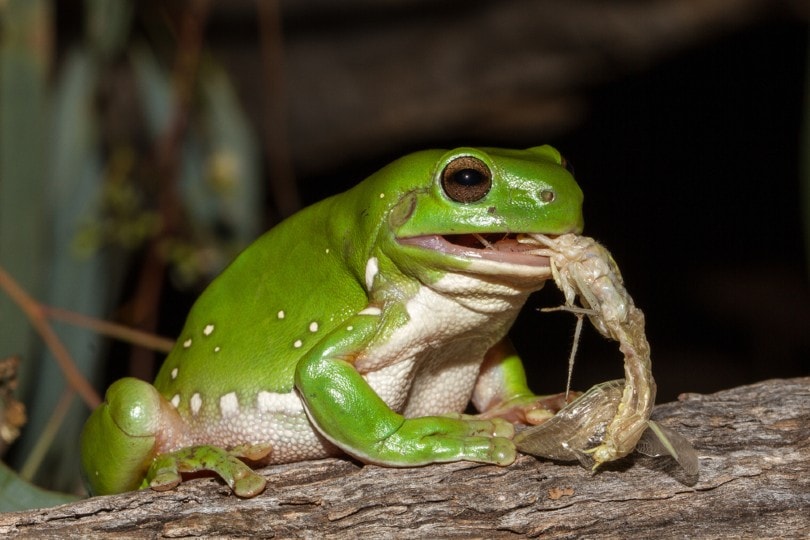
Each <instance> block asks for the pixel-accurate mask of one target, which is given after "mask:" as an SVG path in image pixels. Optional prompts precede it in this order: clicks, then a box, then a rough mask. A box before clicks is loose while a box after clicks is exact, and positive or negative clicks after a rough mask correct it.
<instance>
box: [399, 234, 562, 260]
mask: <svg viewBox="0 0 810 540" xmlns="http://www.w3.org/2000/svg"><path fill="white" fill-rule="evenodd" d="M399 241H400V243H402V244H406V245H412V246H419V247H422V248H425V249H432V250H434V251H440V252H442V253H447V254H449V255H456V256H458V257H465V258H468V259H485V260H488V261H496V262H503V263H508V264H520V265H524V266H549V259H548V257H542V256H540V255H532V254H529V253H525V252H526V251H530V250H533V249H537V246H535V245H531V244H524V243H520V242H518V241H517V239H515V237H514V236H513V235H505V234H497V235H495V234H486V235H473V234H448V235H444V236H440V235H438V234H431V235H425V236H413V237H410V238H401V239H400V240H399Z"/></svg>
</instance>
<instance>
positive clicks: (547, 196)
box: [540, 189, 557, 203]
mask: <svg viewBox="0 0 810 540" xmlns="http://www.w3.org/2000/svg"><path fill="white" fill-rule="evenodd" d="M556 197H557V194H556V193H554V191H553V190H551V189H544V190H542V191H541V192H540V200H541V201H543V202H545V203H550V202H552V201H553V200H554V199H555V198H556Z"/></svg>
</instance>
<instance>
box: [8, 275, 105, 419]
mask: <svg viewBox="0 0 810 540" xmlns="http://www.w3.org/2000/svg"><path fill="white" fill-rule="evenodd" d="M0 288H2V289H3V290H4V291H5V292H6V294H8V295H9V297H10V298H11V299H12V300H13V301H14V303H16V304H17V305H18V306H20V309H22V310H23V313H25V316H26V317H28V320H29V321H31V325H32V326H33V327H34V329H35V330H36V331H37V333H38V334H39V335H40V337H41V338H42V341H44V342H45V345H46V346H47V347H48V349H49V350H50V351H51V353H53V356H54V358H55V359H56V363H57V365H58V366H59V369H61V370H62V373H63V374H64V376H65V379H66V380H67V382H68V384H69V385H70V387H71V388H73V389H74V390H76V392H77V393H78V394H79V395H80V396H81V398H82V400H83V401H84V402H85V403H86V404H87V406H88V407H90V408H91V409H95V408H96V407H97V406H98V405H99V404H100V403H101V398H100V397H99V395H98V394H97V393H96V391H95V390H94V389H93V387H92V386H91V385H90V383H89V382H87V379H85V378H84V375H82V373H81V372H80V371H79V370H78V369H77V368H76V363H75V362H74V361H73V358H72V357H71V356H70V353H68V351H67V349H66V348H65V346H64V345H63V344H62V341H61V340H60V339H59V337H58V336H57V335H56V332H54V331H53V328H51V325H50V324H49V323H48V320H47V319H46V317H45V314H44V311H43V309H42V307H41V305H40V304H39V303H38V302H37V301H36V300H34V299H33V298H31V296H29V295H28V293H27V292H25V290H23V288H22V287H21V286H20V285H19V284H18V283H17V282H16V281H15V280H14V278H12V277H11V276H10V275H9V274H8V273H7V272H6V271H5V270H4V269H3V268H2V266H0Z"/></svg>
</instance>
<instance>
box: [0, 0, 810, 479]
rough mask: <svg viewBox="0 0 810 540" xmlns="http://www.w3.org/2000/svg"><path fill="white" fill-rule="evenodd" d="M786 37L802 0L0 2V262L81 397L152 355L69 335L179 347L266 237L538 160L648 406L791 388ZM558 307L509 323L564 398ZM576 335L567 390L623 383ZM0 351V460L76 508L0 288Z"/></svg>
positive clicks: (33, 342) (794, 196)
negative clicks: (11, 418) (87, 323)
mask: <svg viewBox="0 0 810 540" xmlns="http://www.w3.org/2000/svg"><path fill="white" fill-rule="evenodd" d="M809 20H810V8H808V6H807V3H806V2H804V1H801V0H794V1H790V0H759V1H757V0H691V1H682V0H657V1H655V2H648V1H641V0H635V1H633V0H622V1H616V2H593V1H587V0H570V1H567V2H551V1H530V0H508V1H503V2H466V1H461V0H454V1H448V2H425V1H421V0H390V1H387V2H371V1H368V0H351V1H346V2H340V3H337V2H328V1H324V0H299V1H295V2H293V1H287V2H277V1H269V0H267V1H264V0H233V1H229V2H214V1H205V0H170V1H157V0H143V1H139V2H134V1H127V0H84V1H81V0H59V1H57V0H2V1H0V25H2V26H1V27H0V40H1V41H0V266H2V268H3V269H5V271H7V272H8V274H9V275H10V276H12V277H13V278H14V279H16V280H17V281H18V282H19V283H20V284H21V285H22V286H23V287H24V289H25V290H26V291H28V293H29V294H31V295H32V296H33V297H34V298H36V299H38V300H39V301H41V302H42V303H43V304H44V305H45V306H46V307H45V308H43V309H44V311H43V312H41V313H40V314H41V315H42V316H43V317H45V318H47V319H48V320H49V321H50V322H51V324H52V326H53V328H54V329H55V330H56V332H57V334H58V336H59V338H60V339H61V341H62V342H63V343H64V345H65V347H66V349H67V350H68V351H69V353H70V355H71V357H72V361H73V362H74V363H75V365H76V367H77V368H78V370H79V371H80V372H81V373H83V374H84V376H85V377H87V378H88V379H89V380H90V381H91V382H92V384H93V386H94V387H95V388H96V390H97V392H99V393H102V392H103V389H104V388H105V387H106V385H107V384H109V382H110V381H111V380H112V379H114V378H118V377H120V376H122V375H125V374H130V375H135V376H138V377H142V378H145V379H151V378H152V376H153V375H154V372H155V370H156V368H157V366H159V363H160V360H161V355H160V353H155V352H154V351H152V350H150V349H148V348H145V347H141V346H130V345H128V344H124V343H122V342H120V341H113V340H110V339H108V338H106V337H104V336H102V335H100V334H99V333H98V332H97V331H94V330H90V329H86V328H82V327H80V326H77V325H76V324H75V323H76V322H77V320H76V317H72V316H71V315H70V313H78V314H83V315H89V316H93V317H97V318H99V319H106V320H110V321H115V322H119V323H122V324H125V325H127V326H131V327H135V328H139V329H142V330H145V331H147V332H149V333H156V334H161V335H165V336H169V337H171V336H174V335H176V333H177V332H178V331H179V329H180V326H181V325H182V322H183V317H184V315H185V313H186V312H187V310H188V308H189V307H190V305H191V303H192V302H193V299H194V297H195V296H196V294H198V293H199V291H200V290H201V288H202V287H204V285H205V284H206V283H207V282H208V281H209V280H210V279H211V278H212V277H213V276H214V275H216V273H217V272H218V271H219V270H221V269H222V268H223V267H224V265H226V264H227V262H228V261H229V260H230V259H231V258H232V257H233V255H234V254H235V253H236V252H238V250H239V249H241V248H243V247H244V246H245V245H247V243H249V242H250V241H251V240H252V239H253V238H255V237H256V236H257V235H258V234H260V232H261V231H262V230H264V229H266V228H268V227H269V226H272V225H273V224H274V223H276V222H278V221H279V220H280V219H282V218H283V217H285V216H288V215H290V214H291V213H293V212H294V211H295V210H296V209H298V208H299V207H300V206H301V205H303V204H309V203H311V202H314V201H315V200H318V199H320V198H322V197H324V196H327V195H329V194H333V193H336V192H338V191H341V190H342V189H345V188H347V187H349V186H350V185H353V184H355V183H357V182H359V181H360V180H362V179H363V178H364V177H365V176H366V175H368V174H369V173H371V172H373V171H374V170H375V169H376V168H378V167H380V166H382V165H384V164H385V163H387V162H388V161H389V160H390V159H393V158H395V157H399V156H400V155H402V154H404V153H406V152H408V151H411V150H415V149H419V148H424V147H430V146H441V147H450V146H454V145H459V144H484V145H489V146H495V145H500V146H513V147H528V146H533V145H536V144H542V143H551V144H554V145H556V146H558V147H559V148H560V149H561V150H562V151H563V153H564V154H566V156H567V157H568V158H569V160H570V161H572V162H573V163H574V165H575V167H576V169H577V175H578V178H579V180H580V183H581V184H582V186H583V189H584V191H585V194H586V223H587V232H588V233H589V234H590V235H593V236H596V237H597V238H598V239H600V240H602V241H603V242H604V243H605V244H606V245H607V246H608V247H609V248H611V250H612V251H613V252H614V254H615V256H616V259H617V260H618V261H619V264H620V266H621V267H622V271H623V273H624V276H625V279H626V281H627V284H628V287H629V289H630V291H631V293H632V294H633V296H634V298H636V302H637V303H638V304H639V305H640V306H641V307H642V308H643V309H644V310H645V312H646V313H647V317H648V325H649V328H648V332H649V339H650V342H651V344H652V346H653V365H654V368H655V373H656V378H657V380H658V383H659V388H660V391H659V401H665V400H671V399H673V398H674V397H675V396H677V394H678V393H679V392H683V391H702V392H706V391H713V390H718V389H720V388H726V387H731V386H734V385H738V384H743V383H746V382H753V381H755V380H759V379H762V378H767V377H774V376H796V375H802V374H808V373H809V372H810V333H809V332H808V330H810V302H808V300H810V294H808V271H807V269H808V263H807V259H806V254H807V253H808V252H810V250H808V246H810V234H808V227H810V225H808V224H810V218H808V216H809V215H810V188H808V174H810V158H809V157H808V156H810V152H808V149H810V138H809V137H810V135H808V132H807V125H808V124H807V119H808V117H810V112H808V110H810V108H808V105H810V98H808V87H809V86H808V80H810V79H808V77H810V70H808V62H810V58H808V21H809ZM802 196H803V197H804V198H803V199H802V198H800V197H802ZM803 219H804V221H802V220H803ZM803 224H804V225H803ZM301 241H302V242H306V238H302V239H301ZM558 301H559V300H558V296H557V295H556V293H555V292H554V291H548V290H547V291H543V293H542V294H541V295H538V298H537V299H535V300H534V301H533V303H532V305H531V306H530V307H529V308H528V309H527V310H526V313H524V315H523V316H521V319H520V320H519V322H518V325H517V327H516V336H515V340H516V342H517V345H518V347H519V349H520V350H521V351H522V353H523V355H524V357H526V359H527V364H529V366H530V367H529V369H530V370H531V373H530V377H531V378H532V380H533V383H534V386H535V388H536V389H537V390H538V391H540V392H556V391H559V390H560V389H561V387H562V386H563V385H564V381H565V367H566V366H565V361H566V359H567V351H568V347H569V346H570V336H571V334H572V331H573V321H572V320H568V319H566V318H564V317H562V316H555V315H540V314H538V313H537V311H536V309H535V308H537V307H538V306H540V305H548V304H551V303H555V302H558ZM51 308H59V309H62V310H68V311H69V312H70V313H68V314H67V315H65V314H64V312H57V311H56V310H55V309H51ZM60 313H61V315H59V314H60ZM65 318H67V319H68V322H65V321H64V319H65ZM57 319H58V320H57ZM538 326H539V327H540V328H541V332H540V333H539V334H538V331H537V328H538ZM593 334H595V333H591V335H586V336H585V338H584V342H583V344H582V346H581V347H580V353H579V362H578V364H577V367H576V369H575V386H577V387H579V388H587V387H588V386H590V385H591V384H594V383H595V382H600V381H603V380H606V379H611V378H615V377H616V376H617V375H618V374H619V373H620V355H619V354H618V353H617V351H616V350H615V346H613V345H611V344H609V343H605V342H603V341H601V340H599V339H598V338H596V336H595V335H593ZM538 335H540V336H541V341H538V340H537V336H538ZM11 355H18V356H19V357H20V358H21V360H22V361H21V377H20V385H19V391H18V394H19V396H20V398H21V399H22V401H23V402H24V403H25V405H26V407H27V411H28V423H27V425H26V426H25V428H24V429H23V436H22V437H21V439H20V440H18V441H17V442H16V443H15V445H14V446H13V447H12V449H11V452H10V453H9V454H8V455H7V456H6V460H7V461H8V462H9V463H11V464H12V466H13V467H14V468H15V469H16V470H18V471H21V472H22V475H23V476H24V477H25V478H28V479H33V480H35V481H36V482H37V483H39V484H41V485H43V486H47V487H49V488H53V489H57V490H61V491H68V492H73V493H81V492H82V487H81V481H80V479H79V476H78V455H77V446H78V445H77V441H78V433H79V431H80V429H81V425H82V423H83V421H84V419H85V418H86V416H87V414H88V411H89V409H88V404H87V403H86V402H87V401H88V399H87V398H85V399H84V400H80V399H77V397H76V395H77V393H76V390H75V389H71V385H70V384H69V383H67V382H66V378H65V376H64V375H63V373H62V370H61V369H60V368H59V367H58V365H57V362H56V361H55V359H54V358H53V357H52V353H51V351H50V350H49V349H48V348H46V347H45V346H44V345H43V342H42V340H41V339H40V338H39V337H38V336H36V335H35V334H34V332H33V331H32V329H31V325H30V323H29V321H28V320H27V319H26V317H25V316H24V315H23V312H22V311H21V310H20V308H19V306H18V305H17V304H15V303H14V302H12V301H10V299H9V298H8V297H7V295H5V294H2V293H0V357H6V356H11ZM533 367H534V368H533ZM82 395H85V394H84V393H82Z"/></svg>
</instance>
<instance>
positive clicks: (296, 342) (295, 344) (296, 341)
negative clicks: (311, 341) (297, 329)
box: [293, 339, 304, 349]
mask: <svg viewBox="0 0 810 540" xmlns="http://www.w3.org/2000/svg"><path fill="white" fill-rule="evenodd" d="M303 344H304V343H303V342H302V341H301V340H300V339H296V340H295V343H293V347H295V348H296V349H300V348H301V346H302V345H303Z"/></svg>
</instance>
